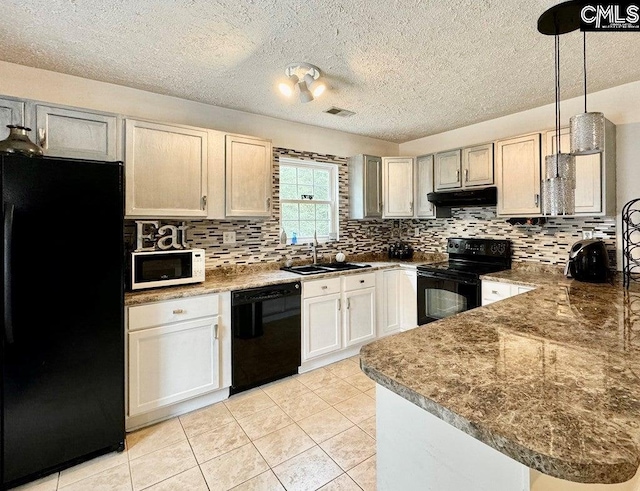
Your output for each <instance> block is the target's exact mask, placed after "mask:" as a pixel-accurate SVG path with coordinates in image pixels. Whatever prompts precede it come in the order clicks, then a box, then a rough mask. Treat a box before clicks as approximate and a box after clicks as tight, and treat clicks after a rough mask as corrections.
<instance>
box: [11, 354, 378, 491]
mask: <svg viewBox="0 0 640 491" xmlns="http://www.w3.org/2000/svg"><path fill="white" fill-rule="evenodd" d="M374 387H375V384H374V383H373V382H372V381H371V380H370V379H369V378H368V377H366V376H365V375H364V374H363V373H362V372H361V371H360V367H359V365H358V357H357V356H356V357H352V358H349V359H346V360H343V361H340V362H338V363H334V364H333V365H329V366H327V367H324V368H320V369H318V370H314V371H312V372H308V373H305V374H301V375H295V376H293V377H289V378H287V379H284V380H280V381H278V382H274V383H272V384H269V385H266V386H263V387H260V388H257V389H253V390H251V391H248V392H244V393H241V394H237V395H235V396H232V397H231V398H229V399H227V400H226V401H224V402H220V403H218V404H214V405H212V406H208V407H206V408H204V409H200V410H198V411H194V412H192V413H189V414H185V415H183V416H180V417H179V418H174V419H171V420H168V421H164V422H162V423H159V424H157V425H154V426H151V427H148V428H144V429H142V430H139V431H136V432H134V433H130V434H128V435H127V450H125V451H124V452H122V453H119V454H117V453H115V454H109V455H105V456H103V457H99V458H97V459H94V460H92V461H89V462H86V463H84V464H81V465H78V466H76V467H73V468H71V469H67V470H65V471H62V472H60V473H56V474H53V475H51V476H48V477H46V478H44V479H41V480H39V481H36V482H33V483H30V484H27V485H25V486H22V487H20V488H15V490H21V491H27V490H28V491H56V490H60V491H84V490H91V491H120V490H122V491H131V490H133V491H138V490H143V489H145V490H149V491H172V490H176V491H181V490H189V491H201V490H202V491H206V490H211V491H213V490H227V489H234V490H243V491H250V490H253V491H272V490H273V491H276V490H284V489H286V490H292V491H307V490H315V489H321V490H323V491H351V490H354V491H358V490H365V491H367V490H375V487H376V484H375V483H376V440H375V438H376V422H375V419H376V418H375V391H374V390H373V389H374Z"/></svg>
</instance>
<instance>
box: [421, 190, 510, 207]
mask: <svg viewBox="0 0 640 491" xmlns="http://www.w3.org/2000/svg"><path fill="white" fill-rule="evenodd" d="M427 199H428V200H429V201H430V202H431V203H433V204H434V205H436V208H437V207H447V208H462V207H465V206H495V205H496V204H498V188H496V187H495V186H494V187H490V188H482V189H469V190H466V191H439V192H436V193H429V194H427Z"/></svg>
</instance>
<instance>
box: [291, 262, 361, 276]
mask: <svg viewBox="0 0 640 491" xmlns="http://www.w3.org/2000/svg"><path fill="white" fill-rule="evenodd" d="M370 267H371V265H369V264H354V263H319V264H305V265H304V266H289V267H282V268H280V269H282V270H284V271H289V272H291V273H297V274H303V275H308V274H320V273H330V272H331V271H345V270H348V269H361V268H370Z"/></svg>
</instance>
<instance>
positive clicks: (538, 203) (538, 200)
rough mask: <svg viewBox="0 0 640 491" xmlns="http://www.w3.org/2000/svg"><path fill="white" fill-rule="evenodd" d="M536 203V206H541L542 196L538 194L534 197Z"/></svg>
mask: <svg viewBox="0 0 640 491" xmlns="http://www.w3.org/2000/svg"><path fill="white" fill-rule="evenodd" d="M534 201H535V206H539V205H540V195H539V194H536V195H535V196H534Z"/></svg>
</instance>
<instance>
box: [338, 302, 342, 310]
mask: <svg viewBox="0 0 640 491" xmlns="http://www.w3.org/2000/svg"><path fill="white" fill-rule="evenodd" d="M338 310H342V301H341V300H340V299H338Z"/></svg>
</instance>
